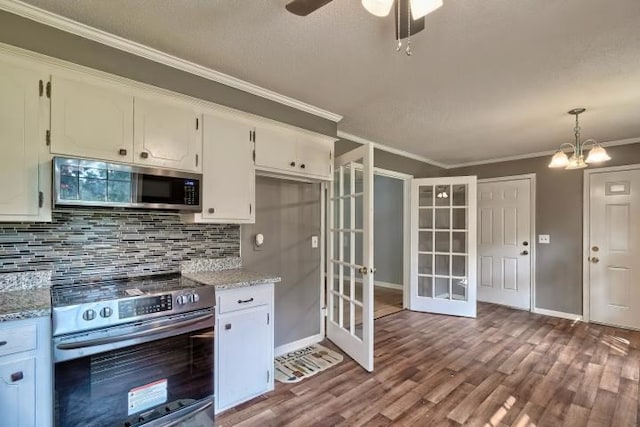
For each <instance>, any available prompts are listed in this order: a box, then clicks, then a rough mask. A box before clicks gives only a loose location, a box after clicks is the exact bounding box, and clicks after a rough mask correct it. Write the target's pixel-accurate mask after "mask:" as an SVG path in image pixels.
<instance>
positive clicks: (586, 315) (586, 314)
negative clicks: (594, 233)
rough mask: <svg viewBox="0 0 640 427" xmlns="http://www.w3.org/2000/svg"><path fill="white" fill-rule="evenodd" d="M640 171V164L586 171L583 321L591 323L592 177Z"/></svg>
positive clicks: (583, 205) (583, 186)
mask: <svg viewBox="0 0 640 427" xmlns="http://www.w3.org/2000/svg"><path fill="white" fill-rule="evenodd" d="M637 169H640V163H635V164H631V165H623V166H609V167H604V168H595V169H585V170H584V172H583V174H584V175H583V185H582V321H584V322H590V321H591V312H590V311H591V310H590V305H591V280H590V277H589V264H590V263H589V261H588V260H587V258H589V256H590V253H591V252H590V250H589V247H590V246H591V245H590V241H589V234H590V233H589V225H590V220H591V218H590V212H589V211H590V209H591V204H590V202H591V197H590V195H591V179H590V178H591V175H594V174H597V173H608V172H625V171H631V170H637Z"/></svg>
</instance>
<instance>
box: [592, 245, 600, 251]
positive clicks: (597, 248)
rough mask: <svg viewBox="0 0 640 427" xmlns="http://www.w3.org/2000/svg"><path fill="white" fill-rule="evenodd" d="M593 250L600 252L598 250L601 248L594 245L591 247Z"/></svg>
mask: <svg viewBox="0 0 640 427" xmlns="http://www.w3.org/2000/svg"><path fill="white" fill-rule="evenodd" d="M591 250H592V251H593V252H598V251H599V250H600V248H599V247H597V246H593V247H592V248H591Z"/></svg>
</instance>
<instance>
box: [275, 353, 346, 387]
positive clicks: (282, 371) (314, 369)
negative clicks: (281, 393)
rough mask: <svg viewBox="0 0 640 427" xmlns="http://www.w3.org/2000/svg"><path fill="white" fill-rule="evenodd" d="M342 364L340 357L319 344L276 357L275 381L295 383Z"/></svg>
mask: <svg viewBox="0 0 640 427" xmlns="http://www.w3.org/2000/svg"><path fill="white" fill-rule="evenodd" d="M340 362H342V355H341V354H340V353H336V352H335V351H333V350H329V349H328V348H326V347H323V346H321V345H319V344H314V345H311V346H309V347H305V348H301V349H300V350H296V351H292V352H290V353H287V354H283V355H282V356H279V357H276V359H275V367H276V375H275V377H276V380H278V381H280V382H281V383H297V382H298V381H302V380H303V379H305V378H308V377H311V376H313V375H315V374H317V373H318V372H322V371H324V370H325V369H329V368H330V367H332V366H334V365H337V364H338V363H340Z"/></svg>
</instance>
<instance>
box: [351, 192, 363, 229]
mask: <svg viewBox="0 0 640 427" xmlns="http://www.w3.org/2000/svg"><path fill="white" fill-rule="evenodd" d="M354 199H355V200H354V204H355V208H356V221H355V224H354V226H353V228H356V229H358V230H362V218H363V216H364V213H363V212H362V203H363V196H362V195H359V196H356V197H354Z"/></svg>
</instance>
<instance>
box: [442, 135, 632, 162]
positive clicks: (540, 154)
mask: <svg viewBox="0 0 640 427" xmlns="http://www.w3.org/2000/svg"><path fill="white" fill-rule="evenodd" d="M636 143H640V137H637V138H627V139H617V140H613V141H607V142H601V143H600V145H602V146H603V147H616V146H619V145H629V144H636ZM555 152H556V150H548V151H538V152H537V153H529V154H521V155H518V156H509V157H498V158H495V159H487V160H478V161H476V162H465V163H455V164H451V165H447V166H446V169H457V168H464V167H468V166H480V165H489V164H492V163H501V162H510V161H514V160H524V159H532V158H535V157H544V156H551V155H553V154H554V153H555Z"/></svg>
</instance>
